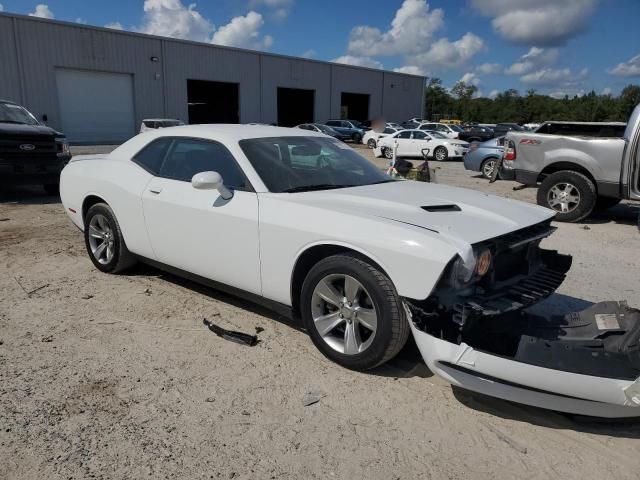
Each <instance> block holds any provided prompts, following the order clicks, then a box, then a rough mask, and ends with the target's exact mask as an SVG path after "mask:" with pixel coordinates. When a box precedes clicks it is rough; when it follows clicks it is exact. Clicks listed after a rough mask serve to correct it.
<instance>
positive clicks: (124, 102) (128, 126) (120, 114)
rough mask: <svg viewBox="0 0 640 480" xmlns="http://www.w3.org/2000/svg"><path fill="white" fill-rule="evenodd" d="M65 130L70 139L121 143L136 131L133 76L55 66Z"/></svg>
mask: <svg viewBox="0 0 640 480" xmlns="http://www.w3.org/2000/svg"><path fill="white" fill-rule="evenodd" d="M56 81H57V83H58V101H59V102H60V114H61V117H62V131H63V132H64V133H65V134H66V135H67V137H68V138H69V140H70V141H71V142H76V143H105V144H106V143H119V142H122V141H124V140H127V139H129V138H131V137H132V136H133V135H135V120H134V110H133V77H132V76H131V75H127V74H122V73H104V72H89V71H84V70H67V69H58V70H56Z"/></svg>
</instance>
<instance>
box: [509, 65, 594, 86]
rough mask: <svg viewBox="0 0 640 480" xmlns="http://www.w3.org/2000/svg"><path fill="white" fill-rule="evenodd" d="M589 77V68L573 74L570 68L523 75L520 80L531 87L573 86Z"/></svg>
mask: <svg viewBox="0 0 640 480" xmlns="http://www.w3.org/2000/svg"><path fill="white" fill-rule="evenodd" d="M588 75H589V69H587V68H583V69H582V70H580V71H579V72H573V71H572V70H571V69H569V68H557V69H554V68H543V69H542V70H537V71H535V72H531V73H528V74H526V75H523V76H522V77H520V80H521V81H522V82H523V83H527V84H530V85H550V86H571V85H576V84H578V83H580V82H581V81H583V80H585V79H586V78H587V76H588Z"/></svg>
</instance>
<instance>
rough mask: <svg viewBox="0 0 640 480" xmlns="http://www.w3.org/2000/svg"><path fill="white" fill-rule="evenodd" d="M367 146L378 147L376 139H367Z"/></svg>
mask: <svg viewBox="0 0 640 480" xmlns="http://www.w3.org/2000/svg"><path fill="white" fill-rule="evenodd" d="M367 147H369V148H376V141H375V139H373V138H370V139H369V140H368V141H367Z"/></svg>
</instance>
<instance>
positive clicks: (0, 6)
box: [0, 3, 4, 12]
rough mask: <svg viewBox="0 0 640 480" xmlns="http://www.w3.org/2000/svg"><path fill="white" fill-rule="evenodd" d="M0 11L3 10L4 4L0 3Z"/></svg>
mask: <svg viewBox="0 0 640 480" xmlns="http://www.w3.org/2000/svg"><path fill="white" fill-rule="evenodd" d="M0 12H4V6H3V5H2V4H1V3H0Z"/></svg>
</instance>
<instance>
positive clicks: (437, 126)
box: [416, 123, 464, 138]
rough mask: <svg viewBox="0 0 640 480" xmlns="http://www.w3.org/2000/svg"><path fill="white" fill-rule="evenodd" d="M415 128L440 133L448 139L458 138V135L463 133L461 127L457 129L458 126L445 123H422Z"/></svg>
mask: <svg viewBox="0 0 640 480" xmlns="http://www.w3.org/2000/svg"><path fill="white" fill-rule="evenodd" d="M416 128H418V129H420V130H430V131H433V132H440V133H441V134H443V135H444V136H446V137H448V138H458V135H460V133H462V132H463V131H464V130H462V127H459V126H458V125H450V124H447V123H422V124H420V126H418V127H416Z"/></svg>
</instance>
